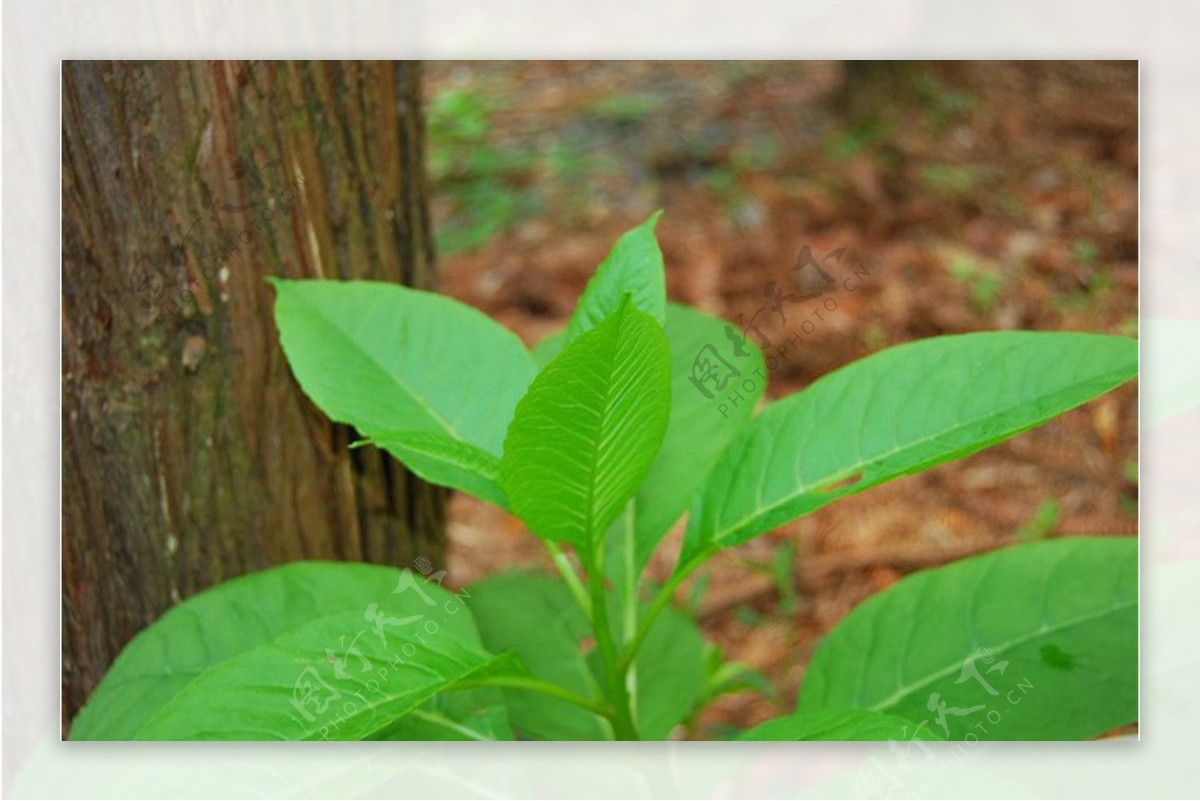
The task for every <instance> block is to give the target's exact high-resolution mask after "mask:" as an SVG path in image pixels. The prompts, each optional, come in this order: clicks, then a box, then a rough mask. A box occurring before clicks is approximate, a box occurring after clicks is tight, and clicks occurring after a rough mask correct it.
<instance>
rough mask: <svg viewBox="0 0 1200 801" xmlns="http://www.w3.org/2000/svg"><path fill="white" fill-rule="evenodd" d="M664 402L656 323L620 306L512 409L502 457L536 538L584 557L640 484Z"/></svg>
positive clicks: (666, 379) (512, 496) (665, 353)
mask: <svg viewBox="0 0 1200 801" xmlns="http://www.w3.org/2000/svg"><path fill="white" fill-rule="evenodd" d="M670 396H671V389H670V354H669V350H668V346H667V341H666V337H665V336H664V335H663V331H662V326H660V325H659V324H658V323H656V322H655V321H654V319H653V318H651V317H649V316H648V315H646V314H644V313H643V312H640V311H638V310H637V309H636V308H634V307H633V306H632V304H631V303H630V302H629V301H628V300H627V301H626V302H625V303H624V304H622V305H621V306H620V307H619V308H618V309H617V310H616V311H615V312H613V313H612V314H611V315H609V317H608V318H606V319H605V320H604V322H603V323H601V324H600V325H599V326H597V327H596V328H593V329H592V330H590V331H588V332H587V333H585V334H583V335H582V336H580V337H579V339H577V340H575V341H573V342H571V344H569V345H568V346H567V347H566V348H565V349H564V350H563V352H562V353H561V354H559V356H558V357H557V358H556V359H555V360H554V361H552V362H551V363H550V364H549V365H547V366H546V367H545V368H544V369H543V370H542V372H541V373H540V374H538V376H537V378H536V379H535V380H534V382H533V384H532V385H530V387H529V391H528V392H527V393H526V395H525V397H524V398H522V399H521V402H520V403H519V404H518V405H517V411H516V414H515V416H514V418H513V422H512V424H511V425H510V426H509V430H508V437H507V438H506V440H505V443H504V455H503V457H502V458H501V461H500V478H501V481H500V484H501V487H502V488H503V489H504V492H505V494H506V495H507V496H508V499H509V502H510V504H511V506H512V509H513V511H514V512H515V513H516V514H517V515H518V516H520V517H521V518H522V519H523V520H524V521H525V523H526V525H528V526H529V529H530V530H531V531H532V532H533V533H534V534H536V535H537V536H539V537H541V538H543V539H547V540H552V541H555V542H566V543H570V544H571V545H574V546H575V547H577V548H580V549H582V550H583V551H584V552H585V553H590V552H591V550H592V549H593V548H594V547H595V546H596V544H597V543H598V542H599V540H600V538H602V537H603V536H604V533H605V531H606V530H607V528H608V526H609V525H610V524H611V523H612V522H613V520H615V519H616V517H617V515H618V513H619V512H620V511H621V507H622V506H624V504H625V502H626V501H628V500H629V498H630V497H631V496H632V495H633V493H634V491H635V490H636V489H637V486H638V485H639V484H640V483H641V481H642V479H643V478H645V475H646V471H647V470H648V469H649V467H650V463H651V461H652V460H653V459H654V455H655V453H656V452H657V451H658V447H659V444H660V443H661V442H662V437H663V432H664V431H665V430H666V426H667V416H668V412H669V407H670Z"/></svg>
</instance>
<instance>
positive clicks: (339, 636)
mask: <svg viewBox="0 0 1200 801" xmlns="http://www.w3.org/2000/svg"><path fill="white" fill-rule="evenodd" d="M372 604H374V609H372V608H371V605H372ZM368 613H372V614H368ZM375 614H378V615H382V616H383V617H382V620H383V625H382V631H383V635H384V639H385V640H386V644H385V643H384V641H382V640H381V639H380V637H379V635H378V634H377V633H376V631H375V619H376V618H375ZM418 615H420V616H422V617H420V618H417V617H416V616H418ZM409 618H412V619H409ZM405 620H407V622H405V623H402V624H400V623H397V621H405ZM389 621H390V622H389ZM430 626H432V627H433V629H434V630H435V631H436V634H437V636H436V637H434V636H433V632H431V631H430ZM418 634H419V635H420V636H421V637H422V638H423V639H424V640H425V641H426V642H427V643H432V644H431V646H430V648H428V649H425V650H421V648H420V647H418V646H420V643H419V642H417V641H416V639H415V636H416V635H418ZM435 640H436V642H434V641H435ZM410 643H411V644H412V647H411V649H410V648H406V647H405V646H406V644H410ZM352 648H355V649H357V651H358V652H359V653H362V655H363V657H364V658H365V659H368V660H369V661H370V662H371V664H372V669H371V670H370V671H363V670H362V669H361V668H362V666H363V662H362V661H361V660H360V659H359V657H358V656H357V655H356V654H355V653H354V652H353V651H351V649H352ZM410 650H412V655H411V656H409V654H408V652H409V651H410ZM331 655H332V657H333V658H334V659H335V660H339V659H340V660H342V661H343V663H344V664H343V667H342V669H343V670H344V671H345V672H346V673H347V674H348V678H347V679H345V680H343V679H341V678H339V677H338V676H337V675H336V671H335V663H334V662H332V661H331V660H330V657H331ZM397 657H399V658H401V659H407V661H408V664H409V665H410V666H411V669H408V670H407V671H406V672H402V671H400V670H398V669H390V668H389V666H390V665H391V664H392V662H393V661H394V660H395V659H396V658H397ZM492 659H493V658H492V657H491V656H490V655H489V654H488V653H487V652H486V651H484V650H483V647H482V646H481V645H480V642H479V636H478V633H477V632H476V630H475V624H474V621H473V620H472V618H471V614H470V611H469V610H468V608H467V607H466V605H465V604H464V603H463V602H462V601H461V600H460V599H458V598H456V597H455V596H453V595H451V594H450V593H448V592H446V591H444V590H442V589H440V588H439V587H437V586H436V585H434V584H432V583H430V582H428V581H426V580H424V579H422V578H420V577H419V576H418V575H416V574H413V573H412V572H411V571H401V570H396V569H393V568H386V567H378V566H374V565H365V564H354V563H334V562H297V563H292V564H289V565H285V566H283V567H278V568H273V569H271V570H266V571H263V572H260V573H254V574H251V575H248V576H243V577H241V578H237V579H233V580H232V581H229V582H226V583H224V584H221V585H219V586H217V587H214V588H212V589H210V590H206V591H205V592H202V593H200V594H198V595H196V596H194V597H192V598H190V599H188V600H187V601H185V602H183V603H182V604H180V605H178V606H176V607H174V608H173V609H171V610H169V611H168V612H167V613H166V614H164V615H163V616H162V618H160V619H159V620H158V621H157V622H155V623H154V624H153V625H152V626H150V627H149V628H147V629H145V630H144V631H142V632H141V633H139V634H138V635H137V636H136V637H135V638H134V639H133V640H132V641H131V642H130V643H129V645H128V646H126V648H125V649H124V650H123V651H122V652H121V655H120V656H119V657H117V660H116V661H115V662H114V663H113V665H112V667H111V668H110V669H109V671H108V674H107V675H106V676H105V677H104V680H103V681H102V682H101V683H100V686H99V687H97V688H96V691H95V692H94V693H93V694H92V697H91V698H89V699H88V703H87V705H86V706H85V707H84V708H83V709H82V710H81V711H80V713H79V715H78V716H77V717H76V718H75V720H74V721H73V723H72V726H71V732H70V734H71V739H73V740H131V739H147V738H158V739H192V738H195V739H205V738H213V737H220V738H223V739H247V738H248V739H261V738H270V739H280V738H287V739H290V738H296V739H301V738H304V737H313V736H316V737H320V736H322V732H321V728H322V727H326V729H327V730H326V732H325V735H326V736H328V737H329V738H330V739H344V738H347V737H350V738H353V737H357V736H373V735H374V733H375V727H376V724H378V725H381V726H386V724H388V723H391V722H394V720H393V721H387V720H383V718H385V717H387V716H389V715H399V714H400V713H401V712H402V711H404V710H405V709H406V707H407V706H408V705H409V704H413V705H415V704H418V703H424V702H426V701H427V700H428V699H429V697H431V695H432V693H433V692H437V689H438V687H441V688H443V689H444V688H445V687H446V686H449V684H448V682H452V681H453V680H456V679H458V678H461V677H463V676H466V675H469V674H470V673H472V672H473V671H474V672H478V671H483V670H487V669H489V667H490V666H491V661H492ZM426 662H428V663H429V664H426ZM309 668H312V669H313V670H314V671H315V674H314V673H312V672H309V670H308V669H309ZM380 670H384V671H385V673H386V675H381V674H380ZM414 671H415V672H414ZM431 671H433V672H431ZM439 671H440V672H439ZM418 674H419V675H418ZM434 676H437V677H438V678H437V680H436V681H434V680H433V678H432V677H434ZM302 679H304V680H311V684H310V686H311V687H312V688H313V689H314V690H317V691H318V694H317V696H316V697H317V698H319V699H322V700H326V701H330V703H329V704H327V705H326V708H325V710H324V711H323V712H322V713H320V714H318V712H317V706H319V704H316V703H309V704H302V707H304V708H305V709H307V710H308V712H309V714H310V715H311V716H312V718H313V720H311V721H310V720H308V719H307V717H306V716H305V714H304V713H303V712H302V711H301V709H298V708H297V707H296V706H294V705H293V704H292V702H291V701H292V698H293V697H294V696H293V693H294V692H295V690H296V686H297V682H298V681H300V680H302ZM318 679H319V680H320V681H323V682H324V684H321V683H319V682H318ZM366 679H370V680H372V681H373V682H377V684H372V685H371V686H370V687H368V688H367V689H368V690H374V691H373V692H372V693H371V695H370V698H372V699H374V703H373V705H372V706H371V707H370V710H369V712H368V709H367V705H366V704H363V703H360V704H359V705H360V706H361V707H363V709H362V713H361V715H360V716H359V718H358V719H357V722H355V723H354V724H353V725H350V724H346V725H345V726H344V727H343V728H340V730H334V729H331V728H329V726H330V719H331V718H332V717H336V712H337V709H335V707H334V706H333V705H332V701H331V700H330V699H333V697H334V693H335V692H336V693H337V694H338V705H339V706H343V707H344V704H345V703H347V701H346V700H345V699H346V698H349V697H352V696H353V693H354V692H355V691H361V692H364V693H366V690H364V689H363V687H362V682H363V681H364V680H366ZM410 681H411V682H412V684H411V686H410ZM385 693H386V695H385ZM301 698H303V694H301ZM341 711H342V712H345V710H344V708H343V709H342V710H341ZM368 715H370V717H368ZM343 717H345V715H344V714H343ZM380 721H382V722H380Z"/></svg>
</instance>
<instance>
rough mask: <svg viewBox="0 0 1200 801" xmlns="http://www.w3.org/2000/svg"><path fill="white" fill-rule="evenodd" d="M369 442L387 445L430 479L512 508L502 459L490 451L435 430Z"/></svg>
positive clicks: (388, 435)
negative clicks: (502, 477) (502, 481)
mask: <svg viewBox="0 0 1200 801" xmlns="http://www.w3.org/2000/svg"><path fill="white" fill-rule="evenodd" d="M366 442H368V443H370V444H372V445H375V446H376V447H379V448H383V449H384V450H386V451H387V452H388V453H390V454H392V455H393V456H395V457H396V458H397V459H399V460H400V461H401V462H404V464H405V465H406V466H407V467H408V469H409V470H412V471H413V472H414V473H416V474H417V475H418V476H420V477H421V478H423V479H425V480H426V481H429V482H431V483H433V484H439V485H441V486H444V487H453V488H454V489H457V490H462V491H463V492H468V493H470V494H471V495H474V496H475V497H477V498H482V499H483V500H485V501H490V502H491V503H494V504H496V505H497V506H499V507H500V508H501V509H507V508H508V498H506V497H505V496H504V490H502V489H500V460H499V459H498V458H497V457H495V456H493V455H492V454H490V453H488V452H486V451H482V450H480V449H479V448H476V447H475V446H473V445H468V444H467V443H465V442H462V441H461V440H457V439H453V438H451V437H447V436H445V435H443V434H438V433H434V432H431V431H391V432H388V433H385V434H380V435H378V436H376V437H372V438H371V439H369V440H366ZM363 444H366V443H363Z"/></svg>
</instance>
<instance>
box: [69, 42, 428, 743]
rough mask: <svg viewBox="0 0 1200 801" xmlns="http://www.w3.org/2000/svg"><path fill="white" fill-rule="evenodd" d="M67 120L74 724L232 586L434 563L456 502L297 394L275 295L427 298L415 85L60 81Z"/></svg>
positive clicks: (347, 67) (257, 75) (116, 74)
mask: <svg viewBox="0 0 1200 801" xmlns="http://www.w3.org/2000/svg"><path fill="white" fill-rule="evenodd" d="M62 114H63V131H62V134H63V142H62V159H63V164H62V226H63V234H62V236H63V240H62V241H63V253H62V257H63V266H62V271H63V272H62V292H63V296H62V359H63V364H62V369H63V375H62V403H63V411H62V415H63V417H62V440H63V451H62V457H63V468H62V506H63V529H62V560H63V617H62V627H63V631H62V635H63V641H62V648H63V715H64V718H65V720H70V718H71V717H72V716H73V715H74V713H75V712H76V711H77V710H78V709H79V707H80V706H81V705H82V704H83V702H84V701H85V700H86V699H87V696H88V695H89V693H90V692H91V690H92V689H93V688H94V687H95V685H96V684H97V683H98V682H99V680H100V679H101V677H102V676H103V674H104V672H105V670H106V669H107V668H108V666H109V664H110V663H111V662H112V660H113V659H114V658H115V657H116V655H117V654H118V653H119V652H120V649H121V648H122V647H123V646H124V645H125V644H126V643H127V642H128V641H129V640H130V638H131V637H132V636H133V635H134V634H136V633H137V632H138V631H139V630H140V629H142V628H143V627H145V626H146V625H147V624H149V623H151V622H152V621H154V620H155V619H156V618H157V617H158V616H159V615H161V614H162V613H163V611H164V610H166V609H167V608H168V607H170V606H171V605H172V604H174V603H176V602H178V601H179V600H180V599H183V598H186V597H188V596H189V595H192V594H194V593H196V592H198V591H200V590H202V589H204V588H206V587H209V586H211V585H213V584H215V583H217V582H219V581H222V580H225V579H228V578H231V577H233V576H237V575H239V574H242V573H246V572H248V571H251V570H257V569H260V568H265V567H268V566H270V565H275V564H279V563H282V562H287V561H292V560H297V559H346V560H367V561H373V562H380V563H385V564H393V565H409V564H412V562H413V561H414V560H415V559H417V558H418V557H421V556H424V557H426V558H428V559H430V560H431V561H433V562H435V563H436V562H439V561H440V557H441V555H442V542H443V541H442V530H443V498H442V494H441V492H440V491H439V490H438V489H436V488H434V487H430V486H428V485H425V484H423V483H422V482H420V481H418V480H416V479H414V478H413V477H412V476H410V475H409V474H407V473H406V472H405V471H404V470H403V469H402V468H401V467H400V465H399V464H397V463H396V462H394V461H391V460H390V457H388V456H387V455H386V454H384V453H382V452H380V451H376V450H374V449H371V448H363V449H360V450H354V451H350V450H349V449H348V448H347V444H348V443H349V442H350V441H351V440H352V437H353V436H354V434H353V432H352V431H350V430H348V429H346V428H345V427H342V426H335V425H332V424H331V423H330V422H329V420H328V419H327V418H325V417H324V415H322V414H321V413H320V411H318V410H317V409H316V408H315V407H314V406H313V405H312V404H311V403H310V402H309V401H308V400H307V399H306V398H305V396H304V395H303V393H302V392H301V390H300V388H299V387H298V385H297V384H296V382H295V381H294V379H293V378H292V376H291V373H290V372H289V370H288V366H287V362H286V361H285V359H284V356H283V353H282V351H281V350H280V347H279V342H278V338H277V334H276V330H275V325H274V322H273V315H272V306H273V291H272V289H271V287H270V285H269V284H268V283H267V281H266V280H265V279H266V278H267V277H268V276H285V277H292V278H340V279H350V278H359V279H362V278H369V279H376V280H384V281H394V282H402V283H405V284H410V285H414V286H424V287H428V286H431V285H432V281H433V269H434V258H433V246H432V241H433V240H432V237H431V235H430V222H429V215H428V210H427V205H426V187H425V180H424V172H423V170H424V166H423V130H422V120H421V106H420V76H419V72H418V66H417V65H416V64H411V63H378V64H377V63H369V64H362V63H339V62H314V63H283V62H258V63H251V62H140V63H129V62H66V63H64V65H63V76H62Z"/></svg>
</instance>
